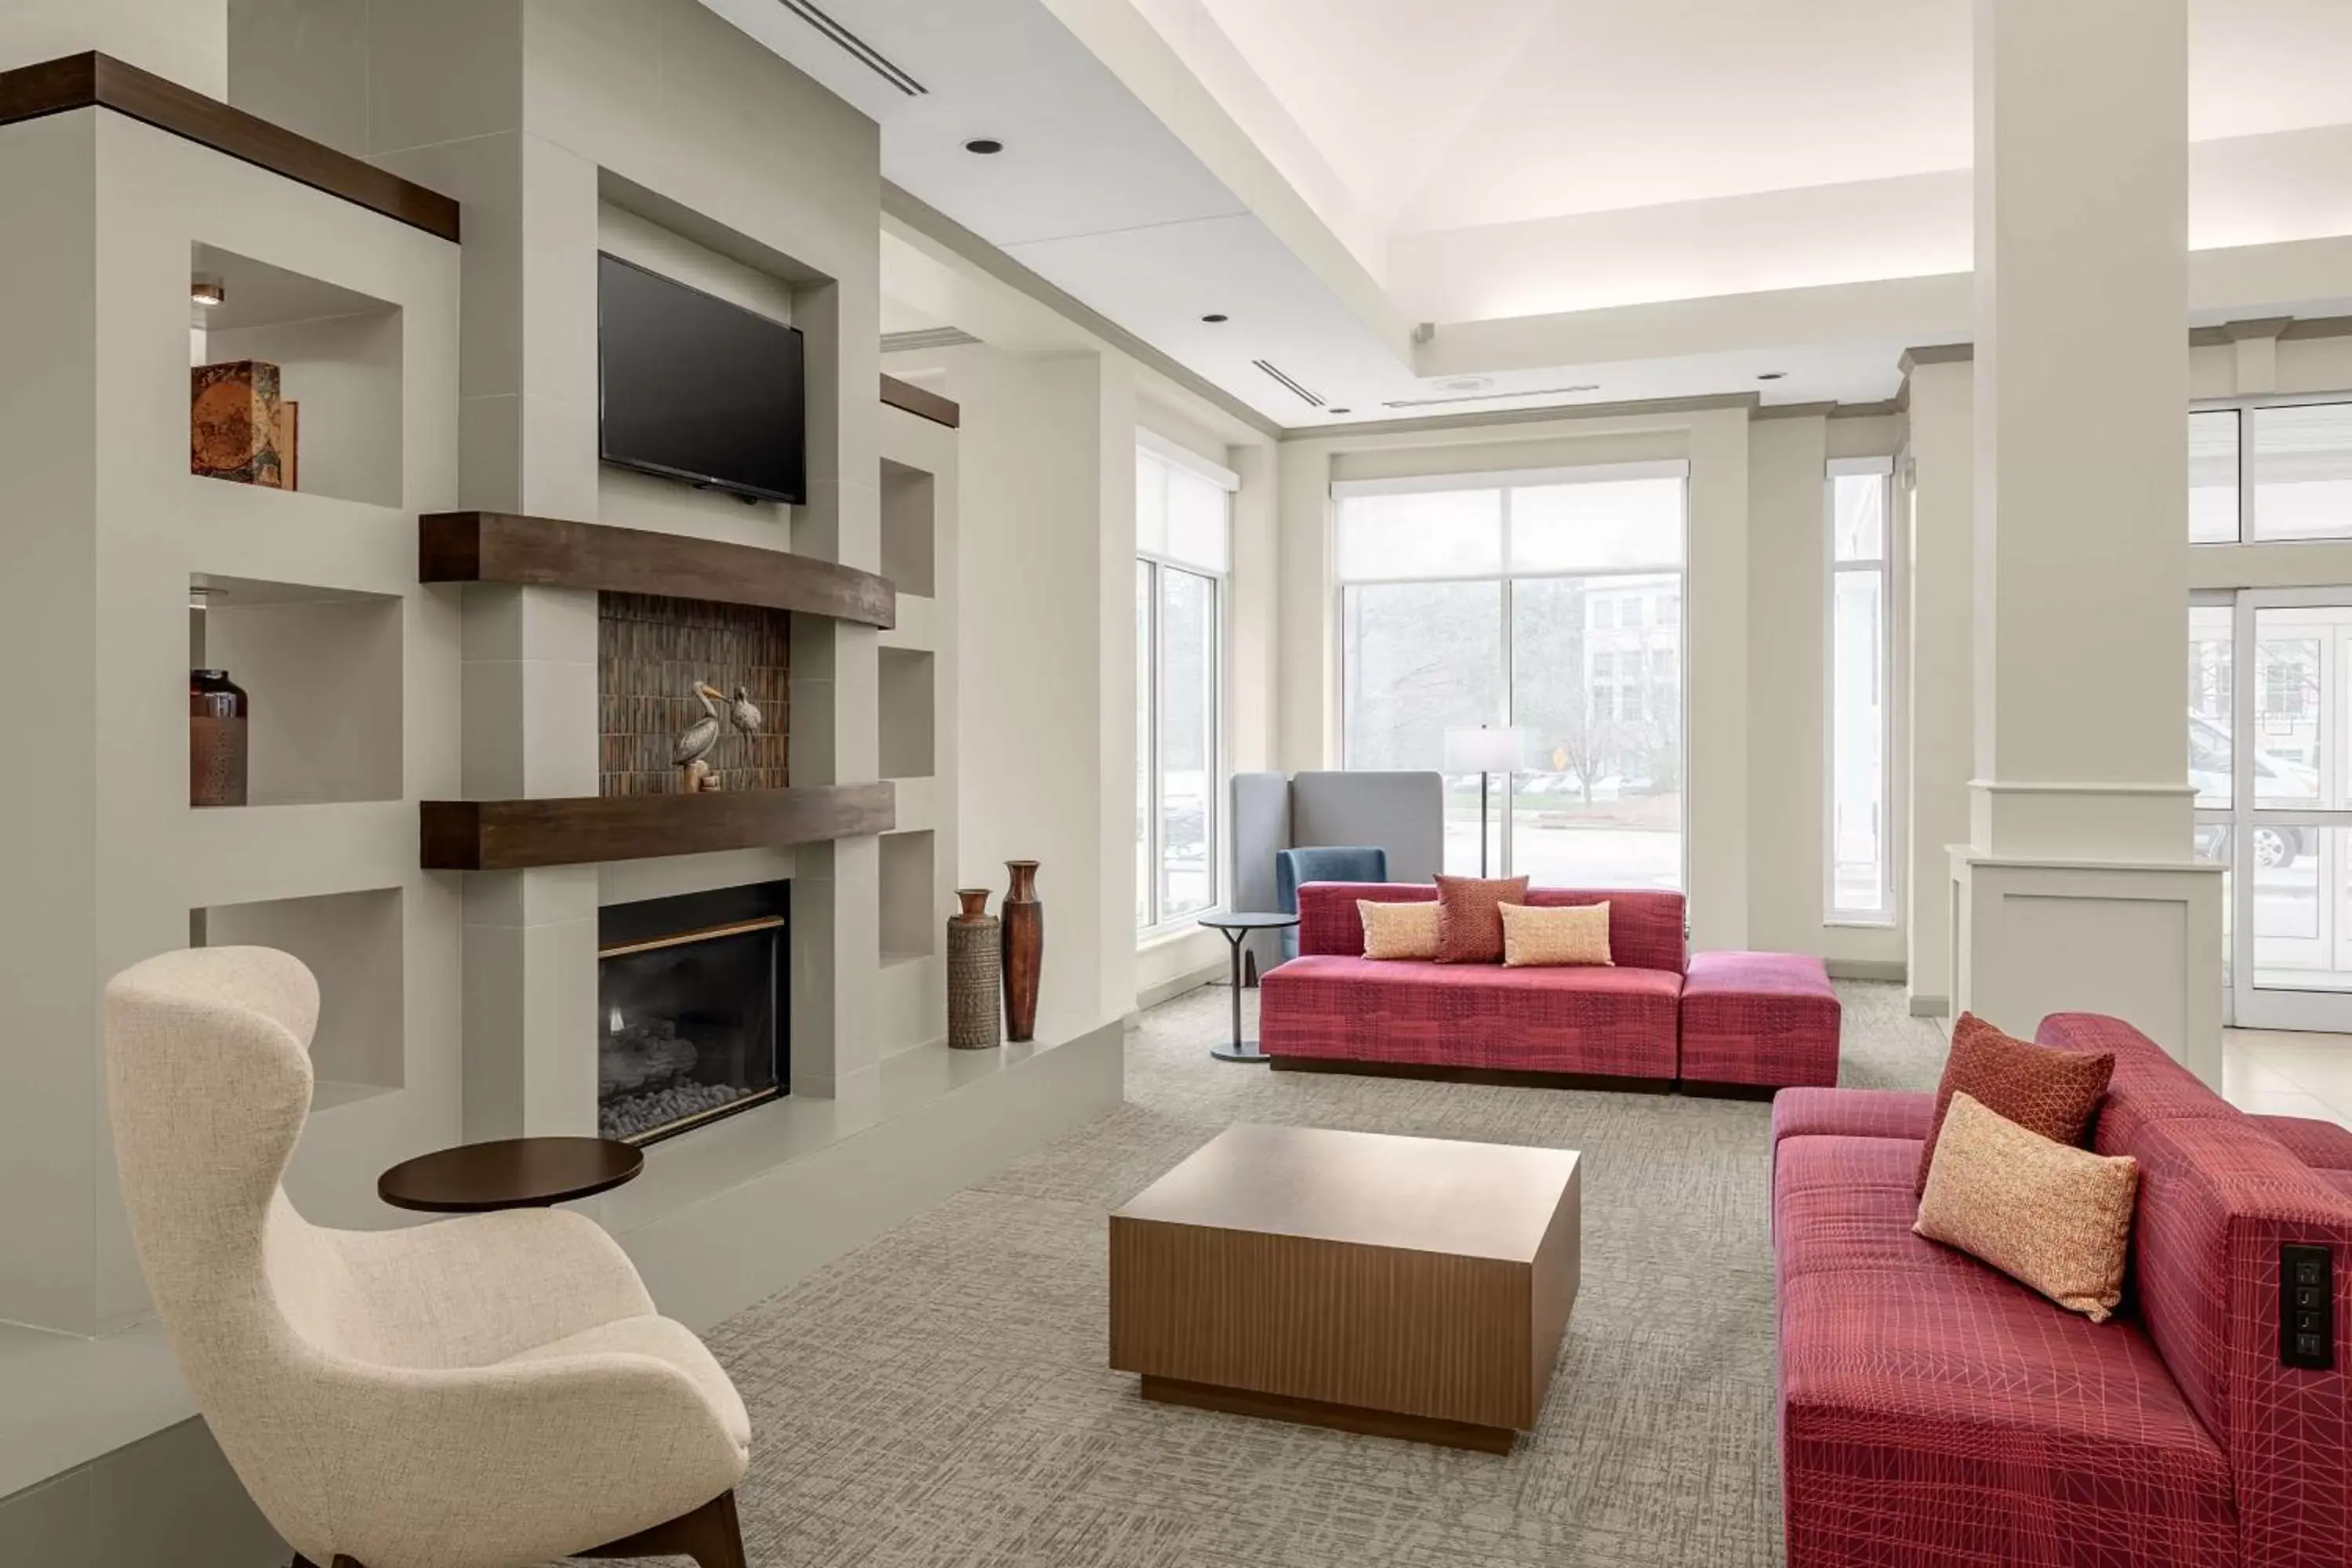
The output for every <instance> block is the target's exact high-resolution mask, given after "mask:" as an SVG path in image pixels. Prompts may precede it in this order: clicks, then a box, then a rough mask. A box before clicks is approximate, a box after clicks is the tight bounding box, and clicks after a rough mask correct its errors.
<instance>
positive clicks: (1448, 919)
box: [1437, 877, 1528, 963]
mask: <svg viewBox="0 0 2352 1568" xmlns="http://www.w3.org/2000/svg"><path fill="white" fill-rule="evenodd" d="M1527 898H1528V879H1526V878H1525V877H1498V878H1496V879H1493V880H1485V879H1480V878H1477V877H1440V878H1438V879H1437V962H1438V963H1498V962H1500V960H1501V959H1502V956H1503V908H1502V907H1503V906H1504V905H1505V904H1520V903H1525V902H1526V901H1527Z"/></svg>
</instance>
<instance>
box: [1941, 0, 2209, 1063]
mask: <svg viewBox="0 0 2352 1568" xmlns="http://www.w3.org/2000/svg"><path fill="white" fill-rule="evenodd" d="M2188 142H2189V89H2188V5H2187V0H2067V3H2065V4H2063V5H2052V4H2050V3H2049V0H1977V6H1976V291H1977V301H1976V374H1975V394H1976V421H1975V437H1974V439H1975V448H1976V460H1975V469H1976V476H1975V479H1976V482H1975V507H1976V529H1975V587H1976V605H1975V611H1974V614H1975V637H1974V665H1975V688H1976V703H1975V731H1976V733H1975V757H1976V777H1975V779H1974V780H1973V781H1972V782H1971V784H1970V802H1969V818H1970V820H1969V844H1968V846H1967V847H1965V848H1964V849H1960V850H1957V851H1955V853H1954V856H1953V861H1952V878H1953V888H1954V895H1955V903H1954V909H1955V923H1956V928H1957V929H1956V931H1955V933H1954V953H1955V970H1954V972H1955V975H1956V987H1955V988H1956V991H1957V993H1958V994H1957V996H1956V998H1955V1000H1956V1001H1957V1003H1958V1005H1960V1006H1963V1007H1967V1008H1969V1009H1971V1010H1973V1011H1976V1012H1978V1013H1980V1014H1982V1015H1984V1016H1987V1017H1988V1018H1990V1020H1991V1021H1992V1022H1994V1023H1996V1024H1998V1025H2000V1026H2002V1027H2004V1028H2007V1029H2010V1030H2011V1031H2012V1032H2031V1031H2032V1028H2033V1027H2034V1026H2035V1025H2036V1024H2037V1023H2038V1022H2039V1021H2040V1018H2041V1016H2042V1015H2043V1014H2044V1013H2047V1012H2053V1011H2058V1010H2062V1009H2066V1008H2077V1007H2092V1008H2096V1009H2098V1010H2101V1011H2106V1012H2111V1013H2115V1014H2116V1015H2118V1016H2122V1017H2124V1018H2126V1019H2127V1020H2128V1021H2130V1022H2132V1023H2134V1024H2136V1025H2137V1026H2140V1027H2141V1028H2142V1029H2143V1030H2145V1031H2146V1032H2147V1033H2148V1034H2149V1035H2150V1036H2151V1037H2155V1038H2157V1039H2158V1041H2159V1042H2160V1043H2162V1044H2163V1045H2164V1046H2165V1047H2167V1048H2168V1049H2169V1050H2171V1051H2172V1052H2173V1053H2174V1054H2175V1055H2177V1056H2179V1057H2180V1058H2182V1059H2183V1060H2185V1061H2187V1062H2188V1063H2189V1065H2190V1066H2191V1067H2192V1068H2195V1069H2196V1070H2197V1071H2199V1072H2200V1074H2203V1075H2205V1076H2206V1077H2207V1078H2208V1079H2210V1080H2211V1081H2215V1082H2217V1083H2218V1079H2219V1074H2220V1065H2221V1050H2220V1047H2221V913H2220V878H2219V873H2218V871H2216V870H2212V869H2210V868H2199V867H2198V866H2197V865H2196V864H2195V862H2194V861H2193V859H2192V858H2191V855H2190V822H2191V818H2190V802H2191V799H2192V792H2191V790H2190V789H2189V784H2188V779H2187V766H2186V762H2185V755H2184V745H2185V742H2184V736H2183V728H2182V715H2181V697H2180V676H2179V671H2180V658H2181V639H2182V636H2183V626H2184V619H2183V617H2184V616H2185V615H2186V613H2187V609H2186V606H2187V602H2188V589H2189V580H2188V575H2189V574H2188V548H2189V547H2188V516H2187V506H2188V499H2187V494H2186V487H2185V485H2184V484H2183V481H2182V478H2181V476H2182V475H2183V473H2184V472H2185V471H2186V468H2187V461H2188V454H2187V440H2188V436H2187V423H2186V414H2187V409H2188V402H2189V350H2188V336H2187V321H2188V296H2189V288H2188V232H2189V180H2188ZM2094 389H2095V392H2094Z"/></svg>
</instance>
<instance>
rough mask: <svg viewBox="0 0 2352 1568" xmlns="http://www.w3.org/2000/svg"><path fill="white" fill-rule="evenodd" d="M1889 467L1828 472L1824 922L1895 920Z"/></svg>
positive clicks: (1873, 464) (1850, 463)
mask: <svg viewBox="0 0 2352 1568" xmlns="http://www.w3.org/2000/svg"><path fill="white" fill-rule="evenodd" d="M1893 500H1894V465H1893V463H1892V461H1891V460H1890V459H1888V458H1852V459H1841V460H1839V461H1838V462H1835V463H1833V464H1832V465H1831V467H1830V475H1829V506H1828V511H1829V550H1828V556H1829V589H1830V592H1829V609H1830V619H1829V700H1828V716H1829V768H1828V773H1829V781H1830V787H1829V791H1828V795H1829V812H1828V822H1827V829H1828V832H1827V842H1828V856H1827V859H1828V864H1827V865H1826V866H1825V867H1824V868H1823V871H1824V877H1825V880H1826V884H1827V885H1826V888H1825V890H1824V891H1825V897H1824V900H1823V902H1824V904H1825V905H1826V909H1825V913H1824V918H1825V919H1826V920H1827V921H1829V923H1831V924H1832V925H1892V924H1894V923H1895V829H1894V816H1895V814H1894V809H1893V799H1892V795H1891V793H1890V789H1889V781H1890V779H1891V777H1892V775H1893V773H1894V766H1893V758H1894V752H1895V745H1894V706H1893V704H1892V702H1891V701H1890V700H1888V693H1889V691H1890V689H1892V686H1893V681H1894V647H1893V638H1892V637H1890V636H1889V634H1888V621H1889V614H1890V608H1891V606H1892V605H1893V603H1894V600H1893V596H1892V595H1891V594H1890V593H1889V592H1888V584H1889V583H1890V581H1891V580H1892V573H1891V570H1890V568H1891V566H1892V557H1893V553H1894V531H1893V530H1892V529H1890V528H1889V527H1888V526H1887V519H1888V517H1889V516H1890V514H1891V513H1892V511H1893V504H1892V503H1893Z"/></svg>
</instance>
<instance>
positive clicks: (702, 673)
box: [596, 594, 792, 795]
mask: <svg viewBox="0 0 2352 1568" xmlns="http://www.w3.org/2000/svg"><path fill="white" fill-rule="evenodd" d="M596 600H597V626H596V661H597V667H596V708H597V715H596V721H597V723H596V727H597V731H598V737H599V740H598V744H599V751H600V755H599V757H598V761H597V778H596V787H597V793H598V794H600V795H676V794H677V792H678V790H679V787H680V775H679V770H678V769H677V768H676V767H674V766H672V765H671V763H670V754H671V749H672V748H673V747H674V746H675V745H676V744H677V737H678V736H679V735H680V734H681V733H682V732H684V731H686V729H687V728H688V726H689V725H691V724H693V723H694V722H695V721H698V720H699V719H700V718H702V716H703V713H702V704H701V703H700V702H699V701H698V700H696V697H695V694H694V688H695V683H696V682H698V681H708V682H709V684H710V685H712V686H715V687H717V688H718V689H719V690H720V691H723V692H725V693H726V694H727V697H728V699H729V700H730V701H731V700H733V698H734V695H735V689H736V688H737V687H739V686H740V687H741V688H742V689H744V690H745V691H746V692H747V693H748V694H749V695H750V696H751V700H752V702H753V703H755V704H757V705H758V707H759V709H760V713H761V725H760V732H759V733H758V734H756V735H745V734H742V733H740V732H739V731H737V730H736V728H735V727H734V725H732V724H731V723H729V722H728V721H727V717H726V709H727V704H726V703H720V704H719V705H718V706H719V710H720V718H719V742H718V744H717V745H716V746H714V747H713V748H712V749H711V750H710V752H709V753H708V759H707V760H708V761H709V763H710V765H711V767H712V769H713V770H714V771H715V773H717V775H718V779H719V787H720V788H722V789H726V790H736V791H740V790H762V789H782V788H783V787H784V785H785V783H786V782H787V773H786V770H785V765H784V756H785V750H784V737H785V728H786V724H785V721H786V720H787V718H788V717H789V716H790V715H789V708H788V704H789V703H790V701H791V684H790V676H791V658H792V654H791V648H792V636H791V633H792V616H790V615H789V614H787V613H786V612H784V611H782V610H766V609H760V608H757V607H755V606H752V605H716V604H710V603H708V602H706V601H703V600H700V599H667V598H661V597H658V596H656V595H651V594H599V595H597V596H596Z"/></svg>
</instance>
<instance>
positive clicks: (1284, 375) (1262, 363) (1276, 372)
mask: <svg viewBox="0 0 2352 1568" xmlns="http://www.w3.org/2000/svg"><path fill="white" fill-rule="evenodd" d="M1250 363H1252V364H1254V365H1255V366H1257V367H1258V369H1260V370H1262V371H1264V372H1265V374H1268V375H1270V376H1272V377H1274V379H1275V380H1276V381H1278V382H1280V383H1282V386H1283V390H1284V391H1286V392H1290V393H1294V394H1296V395H1298V396H1299V397H1301V398H1304V399H1305V400H1306V401H1307V405H1309V406H1310V407H1315V408H1320V407H1322V406H1323V400H1322V399H1321V398H1319V397H1318V396H1316V395H1314V394H1313V393H1311V392H1309V391H1307V389H1306V388H1305V387H1303V386H1301V385H1299V384H1298V382H1297V379H1296V378H1294V377H1293V376H1292V375H1291V374H1290V373H1289V372H1288V371H1286V370H1284V369H1283V368H1282V367H1281V366H1280V365H1277V364H1276V363H1274V362H1273V361H1272V360H1265V359H1254V360H1252V361H1250Z"/></svg>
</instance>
